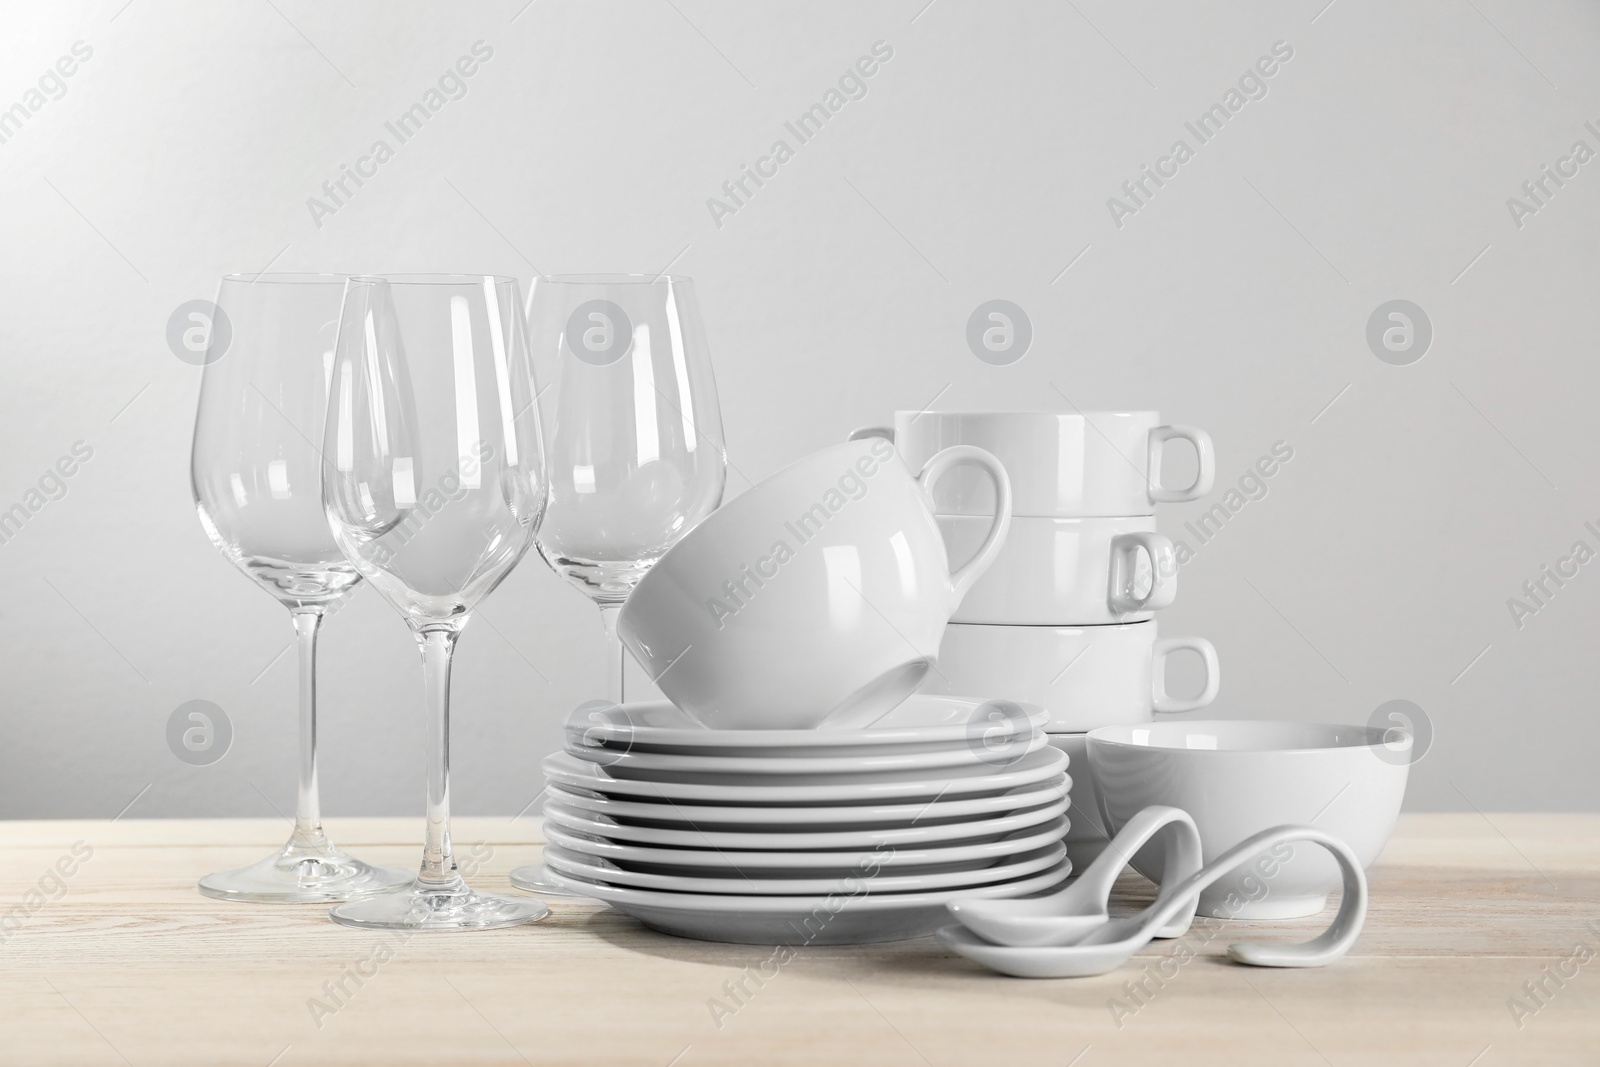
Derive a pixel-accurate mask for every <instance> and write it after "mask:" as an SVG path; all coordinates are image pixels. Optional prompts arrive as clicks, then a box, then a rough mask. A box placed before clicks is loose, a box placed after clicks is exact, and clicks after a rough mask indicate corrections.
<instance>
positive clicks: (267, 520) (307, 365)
mask: <svg viewBox="0 0 1600 1067" xmlns="http://www.w3.org/2000/svg"><path fill="white" fill-rule="evenodd" d="M343 294H344V278H343V277H341V276H335V275H325V274H309V275H308V274H262V275H254V276H243V275H231V276H229V277H226V278H223V279H222V284H221V286H220V288H219V291H218V295H217V301H216V303H217V306H218V307H219V308H220V309H221V315H219V316H218V319H219V320H220V319H221V317H222V316H226V320H227V325H226V326H225V327H220V328H219V327H217V326H216V324H213V326H212V328H211V331H210V334H211V336H210V342H211V345H212V347H210V348H208V350H207V353H206V361H205V370H204V371H203V372H202V375H201V379H200V401H199V404H198V407H197V411H196V415H195V424H194V447H193V451H192V453H191V456H190V466H189V477H190V482H191V485H192V486H193V489H194V500H195V508H196V510H198V512H199V514H200V522H201V525H203V526H204V527H205V530H206V533H207V534H208V535H209V536H210V537H211V540H212V543H213V544H215V545H216V546H217V547H218V548H219V549H221V550H222V554H223V555H225V556H227V557H228V559H230V560H232V561H233V563H234V565H235V566H237V567H238V568H239V569H240V570H242V571H243V572H244V573H245V574H246V575H248V576H249V577H250V578H251V579H253V580H254V581H255V582H256V583H257V584H258V585H260V586H261V587H262V588H263V589H265V590H266V591H267V592H269V593H271V594H272V595H273V596H274V597H276V598H277V600H278V602H279V603H281V604H283V605H284V606H285V607H286V608H288V609H289V612H290V617H291V619H292V620H293V622H294V630H295V642H296V644H297V645H298V647H299V663H300V685H299V694H300V784H299V793H298V797H297V800H296V803H295V822H294V832H293V833H292V834H291V835H290V837H289V842H288V844H286V845H285V846H284V847H283V849H282V850H281V851H279V852H278V853H276V854H274V855H272V856H269V857H267V858H266V859H264V860H261V861H260V862H259V863H255V864H252V865H251V866H249V867H245V868H242V869H240V870H235V871H224V872H220V873H217V874H211V875H207V876H206V877H205V878H202V879H201V880H200V892H202V893H204V894H205V895H207V896H210V897H217V898H219V899H223V900H248V901H257V902H264V903H286V904H294V903H327V902H331V901H339V900H346V899H348V898H350V897H352V896H358V895H360V894H363V893H371V892H377V891H381V890H385V889H392V888H394V887H395V886H398V885H403V884H405V882H406V881H407V880H408V879H409V877H410V876H409V875H408V874H407V873H406V872H404V871H395V870H389V869H386V868H380V867H371V866H368V865H367V864H365V863H362V862H361V861H360V860H357V859H353V858H352V857H350V856H349V855H347V854H346V853H344V852H343V851H341V850H340V849H338V848H335V847H334V845H333V844H332V843H331V842H329V840H328V838H327V836H326V835H325V834H324V833H323V830H322V817H321V811H320V808H319V803H318V797H317V673H316V672H317V666H316V657H317V631H318V629H319V628H320V626H321V623H322V617H323V614H324V613H325V612H326V611H328V610H329V609H330V608H332V607H334V606H335V605H336V604H338V602H339V601H340V600H342V599H343V598H344V597H346V596H348V595H349V594H350V591H351V590H352V589H353V588H354V587H355V584H356V583H357V582H358V581H360V580H361V576H360V575H359V574H357V573H356V569H355V568H354V567H352V566H351V565H350V563H349V561H348V560H346V559H345V558H344V555H343V554H342V553H341V552H340V551H339V547H338V546H337V545H335V544H334V542H333V537H332V535H331V534H330V533H329V532H328V522H327V519H326V518H324V517H323V513H322V494H321V481H322V478H321V470H320V460H319V457H318V445H319V444H320V441H321V437H322V425H323V422H324V418H325V413H326V410H327V383H328V372H329V367H330V365H331V362H332V358H333V338H334V331H335V329H336V327H337V325H338V319H339V305H340V301H341V299H342V296H343Z"/></svg>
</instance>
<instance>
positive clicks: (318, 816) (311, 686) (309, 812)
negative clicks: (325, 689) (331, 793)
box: [290, 608, 327, 849]
mask: <svg viewBox="0 0 1600 1067" xmlns="http://www.w3.org/2000/svg"><path fill="white" fill-rule="evenodd" d="M290 618H292V619H293V620H294V632H295V643H296V644H297V645H298V646H299V653H300V656H299V658H300V787H299V791H298V793H297V795H296V797H295V808H294V840H293V842H292V843H293V844H294V845H297V846H300V847H302V848H310V849H314V848H321V847H323V846H325V845H326V844H327V838H326V837H324V836H323V833H322V807H321V803H320V801H319V799H318V796H317V631H318V629H320V628H321V626H322V609H321V608H299V609H295V610H293V611H292V612H291V613H290Z"/></svg>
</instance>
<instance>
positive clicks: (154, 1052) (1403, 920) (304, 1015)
mask: <svg viewBox="0 0 1600 1067" xmlns="http://www.w3.org/2000/svg"><path fill="white" fill-rule="evenodd" d="M420 828H421V820H420V819H403V820H402V819H347V820H340V819H335V820H330V821H329V829H330V832H331V833H333V835H334V837H335V839H336V840H338V841H339V842H341V843H342V844H344V845H345V846H346V847H349V848H350V849H351V850H352V851H358V852H359V853H360V854H361V855H362V856H363V857H365V858H367V859H370V860H374V861H377V862H382V863H390V864H395V865H403V866H411V865H412V864H413V863H414V861H415V859H416V856H417V850H418V842H419V833H420ZM455 830H456V840H457V842H458V850H459V851H460V852H461V853H463V854H465V853H467V852H468V851H469V850H472V849H473V846H474V845H476V846H477V848H476V852H477V853H478V854H479V855H480V856H481V857H482V861H481V864H480V869H479V870H478V871H477V872H476V873H475V875H474V878H473V880H474V882H475V884H477V885H478V886H480V887H482V888H493V889H497V890H503V889H505V888H506V887H507V883H506V880H505V876H506V872H507V871H508V870H509V869H510V868H511V867H513V866H516V865H518V864H522V863H526V862H528V861H530V860H532V859H534V858H535V857H536V856H537V854H538V849H537V844H538V842H539V841H540V836H539V825H538V822H537V820H536V819H534V818H532V817H528V818H523V819H521V820H515V821H513V820H507V819H503V818H500V819H488V818H479V819H459V820H457V822H456V827H455ZM284 834H285V828H284V826H283V825H282V824H280V823H276V822H270V821H243V820H212V821H148V822H138V821H133V820H124V821H121V822H117V823H114V824H113V823H107V822H78V821H60V822H13V823H0V900H4V902H5V903H4V905H3V907H0V916H3V914H4V912H5V909H8V908H11V907H12V906H13V904H14V903H20V904H21V905H22V908H21V911H22V913H25V914H20V917H19V913H18V912H16V911H13V912H12V913H11V915H12V918H11V920H10V921H6V922H4V925H6V926H7V927H8V928H11V933H10V936H9V937H8V938H6V939H5V940H4V941H3V942H0V1063H4V1064H29V1065H34V1064H120V1063H128V1064H138V1065H141V1067H142V1065H146V1064H151V1065H158V1064H159V1065H180V1064H197V1065H206V1067H216V1065H220V1064H248V1065H251V1067H267V1065H269V1064H275V1065H279V1067H296V1065H301V1064H341V1065H354V1064H391V1063H406V1064H410V1063H415V1064H430V1065H432V1064H489V1063H493V1064H521V1063H540V1064H542V1063H570V1064H643V1065H646V1067H668V1065H674V1064H675V1065H679V1067H693V1065H696V1064H704V1063H729V1064H751V1065H764V1064H790V1063H823V1064H855V1063H871V1064H881V1065H895V1064H907V1065H918V1064H937V1065H941V1067H942V1065H945V1064H987V1063H993V1064H1007V1065H1009V1064H1040V1065H1052V1067H1064V1065H1067V1064H1074V1065H1078V1067H1096V1065H1099V1064H1115V1063H1146V1062H1148V1063H1170V1064H1183V1065H1192V1064H1211V1063H1215V1064H1228V1065H1230V1067H1233V1065H1240V1064H1272V1065H1286V1067H1287V1065H1294V1064H1318V1065H1327V1064H1346V1063H1381V1064H1440V1065H1451V1067H1466V1065H1468V1064H1472V1065H1474V1067H1491V1065H1495V1064H1505V1063H1527V1064H1566V1063H1574V1064H1576V1063H1582V1064H1600V816H1597V815H1493V816H1489V817H1487V818H1486V817H1483V816H1479V815H1475V814H1474V815H1410V816H1406V817H1405V818H1404V819H1403V820H1402V821H1401V824H1400V828H1399V830H1398V831H1397V833H1396V834H1395V837H1394V839H1393V841H1391V843H1390V845H1389V849H1388V851H1387V852H1386V853H1385V854H1384V856H1383V858H1382V859H1381V860H1380V861H1379V863H1378V864H1377V865H1376V866H1375V867H1374V868H1373V870H1372V871H1371V872H1370V873H1371V884H1372V908H1371V913H1370V915H1369V917H1368V920H1367V927H1366V932H1365V933H1364V935H1363V936H1362V938H1361V940H1360V942H1358V943H1357V945H1356V947H1355V949H1354V950H1353V951H1352V953H1351V954H1350V955H1349V956H1348V957H1346V958H1345V959H1344V960H1342V961H1340V962H1339V963H1336V964H1334V965H1333V966H1331V967H1328V968H1325V969H1319V970H1299V971H1297V970H1264V969H1256V968H1247V967H1241V966H1237V965H1234V964H1231V963H1229V962H1227V961H1226V959H1225V958H1223V957H1222V956H1221V952H1222V949H1223V946H1224V944H1225V943H1226V941H1227V940H1229V939H1231V938H1232V937H1233V936H1234V935H1233V933H1232V931H1233V929H1234V928H1235V927H1237V929H1238V930H1239V931H1240V932H1241V933H1246V932H1255V931H1261V930H1266V931H1269V932H1273V933H1275V934H1279V935H1283V936H1289V937H1297V938H1304V937H1306V936H1308V935H1309V933H1311V932H1312V931H1313V930H1314V929H1315V928H1317V924H1318V923H1319V922H1325V921H1326V919H1323V920H1302V921H1298V922H1286V923H1274V924H1266V923H1263V924H1256V923H1238V924H1229V930H1228V932H1226V933H1224V934H1221V935H1218V936H1216V937H1215V939H1214V940H1212V941H1211V942H1210V943H1209V944H1207V945H1205V946H1204V947H1201V948H1200V950H1199V953H1200V954H1199V955H1198V956H1197V958H1195V959H1193V960H1192V961H1190V962H1188V963H1187V964H1185V965H1183V966H1181V967H1179V966H1177V965H1176V964H1175V963H1174V962H1168V961H1166V960H1165V959H1164V957H1168V956H1171V955H1172V954H1173V953H1174V951H1175V950H1174V945H1175V943H1174V942H1157V943H1155V945H1153V946H1152V947H1151V948H1150V949H1149V950H1147V951H1146V952H1144V953H1143V954H1142V955H1141V957H1140V958H1138V959H1136V960H1135V961H1134V962H1133V963H1131V964H1129V965H1128V966H1127V967H1125V968H1123V969H1121V970H1119V971H1117V972H1114V973H1113V974H1110V975H1106V976H1104V977H1101V978H1084V979H1067V980H1060V981H1027V980H1021V979H1010V978H1002V977H999V976H997V975H993V974H990V973H988V972H986V971H983V970H981V969H980V968H978V967H977V966H975V965H973V964H970V963H968V962H966V961H965V960H962V959H960V958H957V957H954V956H952V955H950V954H948V953H946V952H945V951H943V950H942V949H941V948H940V947H939V946H938V945H937V943H935V942H934V941H932V940H931V939H923V940H919V941H912V942H905V943H902V944H896V945H878V946H864V947H860V948H811V949H805V950H802V951H801V952H800V954H799V956H798V958H796V959H795V960H793V961H792V962H791V963H789V964H788V965H787V966H785V967H783V968H782V970H781V971H780V972H779V973H778V975H777V976H776V977H774V978H771V979H769V980H767V981H766V982H765V984H763V985H760V986H759V987H758V986H757V985H756V984H755V983H754V982H752V981H750V980H749V979H746V981H745V983H744V984H745V988H746V989H747V990H749V991H750V992H749V993H748V994H747V995H745V994H741V995H739V1000H738V1001H735V1000H733V998H732V997H730V995H729V993H728V989H729V988H731V986H729V985H727V984H726V983H733V982H737V981H738V980H739V979H740V978H741V976H742V975H743V974H744V971H745V968H746V967H753V966H754V965H755V964H757V963H759V962H760V961H762V960H764V959H766V958H767V956H768V955H769V954H770V952H769V951H768V950H763V949H761V948H758V947H755V946H748V947H747V946H735V945H716V944H708V943H702V942H696V941H685V940H679V939H676V938H671V937H666V936H663V935H660V934H656V933H653V932H651V931H649V930H647V929H645V928H644V927H642V926H640V925H639V924H637V923H636V922H634V921H633V920H631V919H628V918H625V917H623V916H622V915H620V914H618V913H615V912H612V911H610V910H609V909H606V908H603V907H601V906H599V905H594V904H589V903H582V902H554V903H553V905H552V910H553V915H552V917H551V918H550V919H548V920H546V921H545V922H543V923H540V924H538V925H535V926H527V927H521V928H517V929H512V930H502V931H496V932H490V933H481V934H437V935H419V936H414V937H412V938H411V939H409V940H407V941H405V942H404V943H403V944H402V945H401V946H400V947H399V948H398V949H397V950H396V952H395V954H394V956H393V958H392V959H389V960H387V961H386V962H383V963H381V964H377V965H375V966H374V965H373V964H371V963H370V962H369V961H370V960H371V959H372V958H373V954H374V951H375V948H376V946H377V945H378V944H379V942H380V939H381V938H382V937H383V936H384V935H379V934H372V933H366V932H360V931H354V930H347V929H344V928H342V927H338V926H335V925H333V924H331V923H330V922H328V921H327V919H326V917H325V911H324V909H323V908H320V907H310V906H307V907H268V906H249V905H240V904H228V903H222V902H218V901H212V900H207V899H205V898H203V897H201V896H199V895H198V894H197V893H196V892H195V890H194V883H195V879H196V878H198V877H199V876H200V875H202V874H205V873H207V872H209V871H212V870H217V869H220V868H224V867H232V866H238V865H242V864H244V863H246V862H250V861H253V860H256V859H259V858H260V857H261V856H262V855H263V854H264V852H265V851H267V850H268V849H270V848H271V847H273V846H274V845H276V844H278V843H280V841H281V839H282V838H283V836H284ZM75 843H76V848H77V853H78V856H79V860H75V861H72V862H68V863H66V864H65V865H64V867H65V868H68V869H70V868H73V867H74V865H75V864H76V869H75V871H74V873H73V874H72V875H71V876H70V877H67V878H63V879H61V884H62V885H64V892H63V891H62V888H61V886H59V885H58V884H57V882H56V881H55V880H54V879H53V878H52V877H50V876H49V875H48V874H47V872H49V871H50V870H52V869H53V868H54V867H55V865H56V863H57V861H58V860H59V859H60V858H61V857H63V856H67V857H72V856H73V850H74V846H75ZM88 850H92V855H88V856H87V858H83V856H84V854H85V852H86V851H88ZM41 886H42V888H43V892H42V893H39V894H38V895H36V896H33V897H27V896H26V894H28V893H29V892H30V890H38V889H39V888H40V887H41ZM1123 886H1124V888H1125V889H1126V890H1127V891H1128V892H1129V894H1130V895H1132V896H1138V895H1139V894H1140V893H1142V892H1143V889H1142V886H1143V883H1142V882H1141V881H1140V880H1138V879H1137V878H1136V877H1135V876H1131V875H1130V876H1128V877H1127V878H1126V879H1125V881H1124V884H1123ZM52 897H53V898H54V899H48V898H52ZM25 901H31V904H36V905H39V906H38V907H37V909H36V910H31V911H30V910H29V909H30V907H31V904H30V903H26V902H25ZM1189 943H1190V944H1193V945H1198V944H1199V942H1198V939H1197V938H1196V937H1195V936H1194V935H1191V938H1190V942H1189ZM1580 944H1582V945H1585V946H1587V947H1588V949H1591V950H1593V952H1594V953H1595V955H1594V957H1593V958H1592V959H1587V960H1586V962H1585V958H1586V955H1587V953H1586V952H1580V953H1578V955H1577V956H1576V957H1575V956H1574V952H1575V946H1578V945H1580ZM358 963H359V964H361V969H362V970H365V971H366V972H367V973H368V974H370V977H367V978H364V979H361V980H360V982H359V984H358V983H357V981H356V980H355V979H353V978H350V977H346V975H347V971H353V969H354V968H355V967H356V965H357V964H358ZM1546 968H1549V970H1546ZM1164 974H1165V975H1167V977H1163V975H1164ZM1551 974H1554V975H1555V976H1556V977H1554V978H1551V977H1548V976H1549V975H1551ZM1147 976H1153V977H1147ZM341 981H342V984H343V985H344V987H345V989H346V990H348V993H347V994H344V995H339V996H338V997H337V999H336V1000H335V999H334V998H333V997H332V996H330V994H329V989H332V988H335V987H337V986H338V985H339V984H340V983H341ZM1530 981H1531V982H1535V983H1539V982H1543V984H1544V987H1545V989H1546V990H1547V991H1548V992H1545V993H1540V994H1539V996H1538V998H1537V999H1535V998H1534V997H1533V996H1530V994H1529V993H1528V991H1527V989H1526V988H1525V985H1524V983H1527V982H1530ZM1129 983H1142V984H1143V986H1144V991H1142V992H1140V991H1137V990H1136V989H1135V987H1134V986H1132V985H1130V984H1129ZM1513 998H1515V999H1516V1000H1517V1001H1520V1002H1521V1003H1522V1004H1523V1005H1524V1006H1525V1009H1526V1010H1524V1011H1522V1012H1520V1013H1518V1014H1519V1015H1520V1018H1518V1017H1515V1016H1514V1014H1513V1010H1512V1007H1513V1006H1514V1004H1513ZM317 1001H321V1003H322V1004H323V1005H324V1006H325V1007H326V1005H329V1004H337V1010H335V1011H333V1012H332V1013H331V1014H328V1013H326V1012H325V1010H324V1011H323V1012H317V1013H314V1012H313V1005H314V1004H315V1003H316V1002H317ZM714 1001H717V1002H720V1003H722V1004H723V1005H724V1008H725V1009H726V1008H733V1009H734V1010H733V1012H732V1014H731V1015H728V1014H726V1011H723V1012H718V1013H715V1014H717V1015H721V1016H722V1018H721V1019H720V1023H721V1025H720V1026H719V1025H718V1020H717V1019H716V1018H714V1013H713V1010H712V1004H713V1002H714ZM741 1002H742V1003H741ZM1118 1005H1120V1007H1118ZM318 1014H320V1015H321V1017H320V1018H316V1017H314V1016H315V1015H318Z"/></svg>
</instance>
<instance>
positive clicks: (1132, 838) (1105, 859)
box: [1073, 804, 1200, 937]
mask: <svg viewBox="0 0 1600 1067" xmlns="http://www.w3.org/2000/svg"><path fill="white" fill-rule="evenodd" d="M1162 830H1166V831H1167V833H1166V839H1165V842H1164V844H1165V845H1166V849H1167V853H1166V857H1165V861H1164V862H1163V863H1162V865H1161V870H1162V879H1161V881H1162V886H1161V892H1160V893H1159V894H1158V895H1157V896H1156V899H1155V902H1154V903H1153V904H1151V905H1150V906H1151V907H1152V908H1159V907H1161V906H1162V905H1163V904H1165V903H1166V902H1167V900H1168V899H1169V898H1170V897H1171V896H1172V895H1173V894H1174V893H1175V892H1176V891H1177V889H1178V885H1179V881H1180V880H1181V879H1184V878H1188V877H1189V876H1190V875H1192V874H1195V873H1196V872H1197V871H1199V870H1200V831H1199V829H1198V828H1197V827H1196V826H1195V824H1194V819H1193V818H1191V817H1190V815H1189V813H1188V812H1186V811H1184V810H1183V809H1182V808H1174V807H1169V806H1167V805H1165V804H1152V805H1151V806H1150V807H1148V808H1144V809H1143V810H1141V811H1140V812H1139V813H1138V814H1136V815H1134V817H1133V818H1131V819H1129V820H1128V823H1127V825H1126V826H1124V827H1123V828H1122V830H1121V831H1120V832H1119V833H1118V834H1117V835H1116V836H1115V837H1113V838H1112V839H1111V841H1110V843H1108V844H1107V845H1106V847H1105V850H1104V851H1102V852H1101V853H1100V855H1098V856H1096V857H1095V860H1094V862H1093V863H1091V864H1089V866H1088V867H1086V868H1085V869H1084V872H1083V874H1082V875H1080V876H1079V877H1078V881H1077V882H1076V883H1075V887H1074V890H1073V892H1074V895H1075V896H1076V895H1077V894H1078V893H1082V894H1085V895H1086V896H1087V898H1088V899H1091V900H1096V901H1099V902H1100V903H1102V904H1104V903H1105V902H1107V901H1109V900H1110V899H1111V887H1112V885H1113V883H1115V882H1116V880H1117V875H1119V874H1121V873H1122V869H1123V868H1124V867H1126V866H1127V865H1128V864H1129V863H1130V862H1131V861H1132V860H1133V855H1134V853H1136V852H1138V851H1139V849H1140V847H1141V846H1142V845H1144V843H1145V842H1147V841H1149V840H1150V839H1151V838H1152V837H1154V836H1155V835H1156V834H1158V833H1160V832H1161V831H1162ZM1169 887H1170V888H1169ZM1199 902H1200V897H1199V894H1195V895H1194V897H1193V898H1192V899H1191V900H1190V902H1189V906H1188V907H1187V908H1180V909H1178V911H1177V912H1175V913H1174V914H1173V916H1172V918H1171V919H1169V920H1168V921H1166V922H1164V923H1163V924H1162V926H1161V928H1160V929H1159V930H1157V931H1156V932H1155V936H1156V937H1182V936H1183V935H1184V933H1185V932H1187V931H1188V929H1189V923H1190V922H1191V921H1193V919H1194V911H1195V907H1196V906H1197V905H1198V904H1199Z"/></svg>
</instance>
